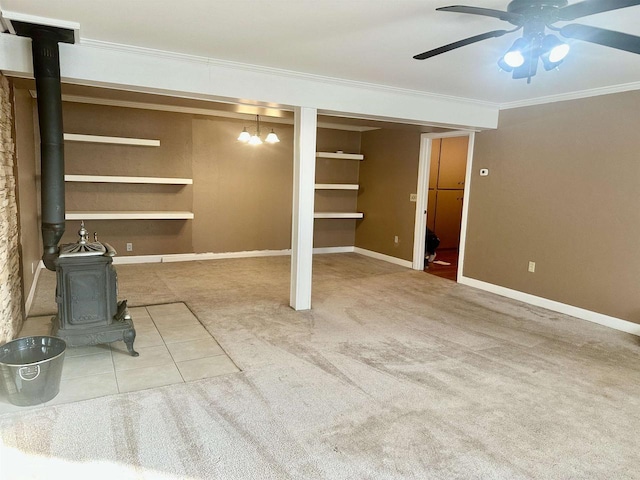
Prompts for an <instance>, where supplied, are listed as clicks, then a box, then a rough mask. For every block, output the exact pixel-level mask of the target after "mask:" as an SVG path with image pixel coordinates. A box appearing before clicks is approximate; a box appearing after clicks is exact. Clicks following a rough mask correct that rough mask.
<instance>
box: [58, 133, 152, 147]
mask: <svg viewBox="0 0 640 480" xmlns="http://www.w3.org/2000/svg"><path fill="white" fill-rule="evenodd" d="M64 139H65V140H66V141H68V142H88V143H111V144H116V145H137V146H141V147H159V146H160V140H154V139H147V138H127V137H105V136H102V135H83V134H80V133H65V134H64Z"/></svg>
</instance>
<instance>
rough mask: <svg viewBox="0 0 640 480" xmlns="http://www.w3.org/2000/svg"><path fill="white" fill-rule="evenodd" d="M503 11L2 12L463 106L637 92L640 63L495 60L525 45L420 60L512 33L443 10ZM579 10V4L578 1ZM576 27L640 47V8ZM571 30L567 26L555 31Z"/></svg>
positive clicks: (387, 0)
mask: <svg viewBox="0 0 640 480" xmlns="http://www.w3.org/2000/svg"><path fill="white" fill-rule="evenodd" d="M457 3H463V4H465V5H474V6H480V7H486V8H495V9H500V10H504V9H506V5H507V3H508V2H507V1H503V0H469V1H463V2H460V1H459V0H454V1H447V0H183V1H181V2H176V1H175V0H174V1H169V0H92V1H87V0H31V1H28V2H27V1H25V0H0V9H2V10H7V11H13V12H20V13H24V14H30V15H37V16H43V17H49V18H56V19H60V20H67V21H75V22H78V23H80V37H81V41H86V40H97V41H103V42H112V43H118V44H125V45H132V46H137V47H145V48H151V49H158V50H165V51H171V52H178V53H184V54H190V55H197V56H204V57H210V58H216V59H221V60H228V61H234V62H241V63H247V64H252V65H261V66H267V67H274V68H281V69H286V70H293V71H297V72H304V73H311V74H317V75H322V76H327V77H334V78H342V79H349V80H355V81H362V82H368V83H374V84H382V85H388V86H392V87H398V88H404V89H410V90H418V91H423V92H430V93H435V94H440V95H448V96H454V97H462V98H467V99H475V100H481V101H487V102H492V103H497V104H506V103H512V102H520V101H526V100H531V99H536V98H540V97H547V96H553V95H564V94H569V93H572V92H582V91H586V90H593V89H606V88H608V87H614V86H620V85H627V84H631V85H628V88H640V55H634V54H632V53H628V52H621V51H617V50H614V49H611V48H606V47H602V46H599V45H593V44H588V43H584V42H575V43H574V44H573V45H572V51H571V54H570V56H569V57H568V58H567V59H566V60H565V62H564V64H563V65H562V66H561V68H560V70H559V71H555V70H554V71H551V72H546V71H544V69H542V68H539V70H538V74H537V75H536V76H535V77H533V79H532V83H531V84H529V85H528V84H527V83H526V80H513V79H511V76H510V74H508V73H506V72H501V71H500V70H499V69H498V67H497V65H496V61H497V59H498V58H499V57H500V56H501V55H502V54H503V53H504V52H505V51H506V50H507V49H508V48H509V46H510V45H511V44H512V42H513V41H514V40H515V38H516V36H517V34H512V35H506V36H504V37H502V38H497V39H490V40H486V41H483V42H480V43H476V44H473V45H469V46H466V47H463V48H461V49H458V50H455V51H452V52H449V53H447V54H444V55H440V56H437V57H434V58H431V59H428V60H423V61H418V60H414V59H413V58H412V56H413V55H415V54H417V53H421V52H423V51H425V50H429V49H432V48H436V47H439V46H441V45H444V44H447V43H451V42H454V41H456V40H460V39H462V38H466V37H470V36H472V35H477V34H479V33H484V32H487V31H490V30H496V29H509V27H510V24H508V23H505V22H501V21H500V20H497V19H494V18H489V17H480V16H474V15H463V14H458V13H448V12H436V11H435V8H436V7H440V6H445V5H452V4H457ZM570 3H575V1H570ZM575 23H582V24H588V25H595V26H599V27H602V28H607V29H610V30H619V31H622V32H625V33H629V34H633V35H640V6H636V7H630V8H626V9H622V10H618V11H616V12H608V13H603V14H599V15H594V16H591V17H585V18H584V19H581V20H580V21H577V22H575ZM558 25H562V24H558Z"/></svg>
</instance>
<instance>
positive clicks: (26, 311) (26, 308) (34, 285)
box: [24, 260, 45, 317]
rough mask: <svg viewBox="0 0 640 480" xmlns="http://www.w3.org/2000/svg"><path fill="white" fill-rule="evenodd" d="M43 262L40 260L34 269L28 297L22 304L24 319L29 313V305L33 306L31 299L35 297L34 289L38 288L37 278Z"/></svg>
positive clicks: (42, 267)
mask: <svg viewBox="0 0 640 480" xmlns="http://www.w3.org/2000/svg"><path fill="white" fill-rule="evenodd" d="M44 268H45V266H44V262H43V261H42V260H40V261H39V262H38V266H37V267H36V271H35V273H34V275H33V282H32V283H31V288H30V289H29V295H27V301H26V302H24V315H25V317H28V316H29V312H30V311H31V305H33V299H34V298H35V296H36V288H37V287H38V278H40V272H41V271H42V270H44Z"/></svg>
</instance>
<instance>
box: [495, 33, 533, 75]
mask: <svg viewBox="0 0 640 480" xmlns="http://www.w3.org/2000/svg"><path fill="white" fill-rule="evenodd" d="M527 46H528V42H527V40H526V39H525V38H518V39H517V40H516V41H515V42H513V45H511V48H510V49H509V50H507V53H505V54H504V56H503V57H502V59H501V60H502V61H504V63H505V64H506V65H508V66H509V67H511V68H512V69H513V68H518V67H521V66H522V65H524V62H525V60H526V59H525V54H526V51H525V50H526V49H527Z"/></svg>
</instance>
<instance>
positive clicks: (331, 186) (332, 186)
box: [316, 183, 360, 190]
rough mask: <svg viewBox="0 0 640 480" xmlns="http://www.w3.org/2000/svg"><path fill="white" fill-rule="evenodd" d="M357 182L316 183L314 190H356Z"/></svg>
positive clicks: (357, 187)
mask: <svg viewBox="0 0 640 480" xmlns="http://www.w3.org/2000/svg"><path fill="white" fill-rule="evenodd" d="M359 188H360V186H359V185H358V184H357V183H316V190H358V189H359Z"/></svg>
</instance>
